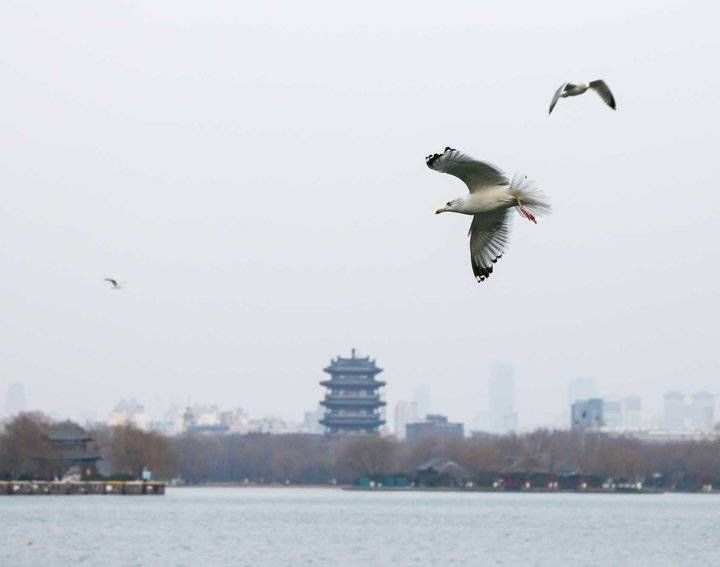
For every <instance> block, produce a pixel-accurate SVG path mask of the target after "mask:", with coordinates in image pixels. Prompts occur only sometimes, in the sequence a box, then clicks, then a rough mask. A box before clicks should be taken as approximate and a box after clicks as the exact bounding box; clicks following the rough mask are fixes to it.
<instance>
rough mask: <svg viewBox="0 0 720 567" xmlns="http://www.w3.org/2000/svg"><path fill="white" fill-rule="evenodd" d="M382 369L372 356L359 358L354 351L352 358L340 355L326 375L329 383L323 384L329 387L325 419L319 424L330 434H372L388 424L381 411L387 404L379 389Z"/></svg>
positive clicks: (322, 403) (324, 404)
mask: <svg viewBox="0 0 720 567" xmlns="http://www.w3.org/2000/svg"><path fill="white" fill-rule="evenodd" d="M382 371H383V369H382V368H379V367H378V366H377V365H376V364H375V361H374V360H370V357H369V356H366V357H358V356H356V354H355V349H352V354H351V356H350V358H342V357H340V356H338V357H337V358H336V359H334V360H331V361H330V366H328V367H327V368H323V372H327V373H328V374H330V379H329V380H324V381H322V382H320V384H321V385H322V386H325V388H327V393H326V394H325V399H324V400H323V401H321V402H320V404H321V405H322V406H324V407H325V409H326V411H325V416H324V417H323V418H322V419H321V420H320V423H321V424H322V425H324V426H325V427H326V428H327V431H328V433H330V434H373V433H377V432H378V428H379V427H380V426H381V425H383V424H384V423H385V420H384V419H383V417H382V413H381V411H380V408H381V407H382V406H384V405H385V402H384V401H382V400H381V399H380V393H379V391H378V390H379V389H380V388H382V387H383V386H384V385H385V382H381V381H380V380H376V379H375V376H377V375H378V374H380V372H382Z"/></svg>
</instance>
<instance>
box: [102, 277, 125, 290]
mask: <svg viewBox="0 0 720 567" xmlns="http://www.w3.org/2000/svg"><path fill="white" fill-rule="evenodd" d="M105 281H106V282H108V283H109V284H110V285H111V286H112V289H122V286H121V285H120V283H119V282H118V281H117V280H116V279H113V278H105Z"/></svg>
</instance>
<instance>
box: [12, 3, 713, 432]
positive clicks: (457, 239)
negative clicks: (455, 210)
mask: <svg viewBox="0 0 720 567" xmlns="http://www.w3.org/2000/svg"><path fill="white" fill-rule="evenodd" d="M3 12H4V17H3V19H2V21H0V31H2V33H1V34H0V45H1V46H2V49H0V87H1V88H0V100H2V103H3V108H4V112H3V113H2V115H0V121H1V126H2V127H1V128H0V148H2V152H0V186H1V187H2V188H3V193H2V194H3V198H2V200H0V268H1V269H2V275H3V277H2V278H0V312H1V313H2V318H1V320H0V396H2V397H3V398H2V399H4V393H5V390H6V388H7V386H8V385H9V384H10V383H14V382H18V383H22V384H23V385H24V387H25V390H26V394H27V398H28V405H29V406H30V407H33V408H38V409H42V410H44V411H47V412H49V413H54V414H58V415H61V416H69V417H73V418H78V419H80V418H87V417H94V418H95V419H99V420H102V419H105V418H107V415H108V413H109V412H110V411H111V409H112V407H113V406H114V405H115V404H116V403H117V402H118V401H119V399H121V398H125V397H135V398H136V399H137V400H138V401H140V402H142V403H143V404H144V405H145V406H146V407H147V408H148V410H149V411H151V412H158V411H164V409H165V408H166V407H167V406H168V405H170V404H171V403H179V404H184V403H187V401H188V400H189V401H191V402H192V403H216V404H218V405H220V406H222V407H228V408H229V407H236V406H241V407H243V408H245V409H246V410H247V411H248V412H250V413H251V414H252V415H253V416H261V415H277V416H280V417H283V418H285V419H291V420H299V419H301V418H302V414H303V412H304V411H308V410H311V409H313V408H314V407H315V406H316V405H317V402H318V401H319V400H320V399H321V397H322V395H323V391H322V388H321V387H320V386H319V384H318V382H319V381H320V380H322V379H323V373H322V368H323V367H324V366H326V365H327V363H328V362H329V360H330V358H331V357H334V356H337V355H338V354H339V355H342V356H348V355H349V353H350V349H351V348H352V347H356V348H357V349H358V351H359V353H360V354H363V355H365V354H368V355H370V356H371V357H372V358H375V359H376V360H377V362H378V364H379V365H380V366H381V367H383V368H384V369H385V372H384V373H383V374H382V375H381V376H382V379H383V380H386V381H387V384H388V385H387V387H386V389H385V398H386V399H387V401H388V406H389V412H390V413H389V416H390V417H391V416H392V413H391V412H392V407H393V405H394V403H395V402H396V401H397V400H400V399H403V400H410V399H412V398H413V396H414V392H415V391H416V390H417V389H418V388H421V387H422V386H423V385H427V386H428V387H429V391H430V395H431V399H432V409H433V410H435V411H438V412H441V413H444V414H446V415H448V416H449V417H450V418H451V419H453V420H458V421H464V422H468V423H469V422H470V421H471V420H472V419H473V417H474V415H475V414H476V413H477V412H479V411H482V410H484V409H485V403H486V400H485V396H486V392H487V379H488V378H489V376H490V370H491V366H492V364H494V363H496V362H504V363H508V364H511V365H512V366H513V368H514V376H515V385H516V408H517V411H518V414H519V425H520V427H522V428H530V427H536V426H542V425H552V424H554V423H555V420H556V419H557V416H559V415H563V413H564V412H565V411H566V407H565V405H566V401H567V387H568V382H569V381H570V380H572V379H574V378H577V377H583V376H587V377H592V378H593V379H594V380H595V381H596V383H597V385H598V388H599V390H600V393H601V394H603V395H606V396H608V397H611V398H614V397H623V396H626V395H630V394H638V395H640V396H642V398H643V404H644V413H646V414H647V415H648V416H649V415H652V413H655V412H657V410H658V408H659V405H660V399H661V395H662V393H663V392H664V391H666V390H669V389H672V388H677V389H680V390H683V391H685V392H686V393H692V392H694V391H697V390H708V391H710V392H712V393H714V394H715V395H716V396H718V395H720V388H719V387H718V373H719V370H720V363H719V362H718V361H719V358H718V355H717V352H716V351H715V350H714V349H715V347H716V343H717V330H716V329H717V323H716V321H714V317H715V316H716V314H717V313H718V307H720V305H719V304H720V301H719V297H718V291H717V290H718V289H719V288H720V285H719V284H720V269H719V268H718V261H719V260H720V252H718V247H717V245H713V244H712V243H713V242H717V240H718V236H719V233H720V230H719V229H718V222H717V219H716V215H717V212H718V211H719V210H720V206H719V205H720V196H719V194H718V190H717V188H716V184H717V182H716V179H717V174H716V170H717V164H716V156H715V151H716V149H717V147H718V128H717V127H718V111H717V104H716V99H717V97H716V96H714V93H716V92H717V90H718V87H720V78H719V77H718V76H717V73H713V72H712V71H711V69H712V68H714V67H715V59H716V56H715V54H716V53H718V51H719V49H720V38H718V36H717V34H716V32H715V29H714V28H715V22H716V21H717V17H718V15H720V10H718V8H717V7H716V6H715V5H714V4H712V3H710V2H678V1H661V2H648V1H643V2H640V3H635V4H632V5H629V4H627V3H620V2H609V3H608V2H605V3H603V4H592V5H578V4H576V3H573V2H569V1H563V2H550V3H547V2H546V3H543V4H534V3H530V2H525V3H523V4H522V7H518V6H517V5H508V4H492V6H491V7H483V6H479V5H477V4H475V3H451V4H443V5H438V4H437V3H417V2H415V3H402V4H390V5H388V4H386V3H379V2H370V3H365V4H363V5H361V6H356V5H355V6H347V5H342V6H341V5H337V4H334V3H331V2H319V3H312V4H302V5H299V4H294V3H291V2H271V3H257V4H255V3H243V4H242V5H239V4H233V3H221V4H214V5H205V4H203V5H200V4H193V3H176V2H154V3H152V4H144V3H133V4H131V5H129V4H126V3H123V2H117V1H110V2H104V3H102V4H97V5H87V4H83V3H75V2H70V3H63V4H55V3H51V2H45V3H42V2H39V3H33V4H32V5H28V4H27V3H24V2H16V1H10V2H8V3H7V5H6V7H5V9H4V10H3ZM595 78H603V79H605V80H606V81H607V83H608V84H609V86H610V87H611V89H612V90H613V92H614V93H615V96H616V99H617V104H618V110H617V112H613V111H612V110H610V109H608V108H607V107H606V106H605V105H604V104H603V103H602V101H600V99H599V98H598V97H597V96H596V95H594V94H593V93H588V94H587V95H585V96H582V97H576V98H573V99H567V100H561V101H560V102H559V104H558V106H557V107H556V109H555V110H554V112H553V115H552V117H550V118H549V117H548V115H547V107H548V104H549V102H550V99H551V97H552V95H553V92H554V91H555V89H557V87H558V86H559V85H560V84H562V83H563V82H565V81H567V80H573V79H581V80H590V79H595ZM447 145H451V146H453V147H456V148H459V149H462V150H463V151H465V152H467V153H469V154H471V155H473V156H475V157H478V158H481V159H487V160H490V161H492V162H494V163H496V164H498V165H499V166H501V167H502V168H504V169H505V170H506V171H508V172H509V173H513V172H515V171H522V172H524V173H526V174H527V175H529V176H530V177H532V178H533V179H535V180H536V181H537V182H538V184H539V185H540V186H541V187H542V188H543V189H544V190H545V191H546V193H547V194H548V195H549V197H550V199H551V201H552V204H553V208H554V213H553V215H552V216H550V217H548V218H544V219H542V220H541V221H540V222H539V224H538V225H537V226H535V225H532V224H530V223H528V222H525V221H523V219H521V218H519V217H516V218H515V219H514V227H513V234H512V237H511V242H510V247H509V249H508V251H507V253H506V254H505V255H504V257H503V258H502V259H501V260H500V261H499V262H498V264H497V265H496V269H495V272H494V274H493V275H492V277H491V278H490V279H489V280H488V281H486V282H484V283H483V284H477V283H475V281H474V279H473V277H472V272H471V269H470V263H469V257H468V256H469V254H468V249H467V246H468V245H467V239H466V236H465V235H466V232H467V228H468V225H469V218H467V217H465V216H461V215H452V214H447V215H440V216H435V215H434V214H433V213H434V210H435V209H436V208H437V206H439V205H441V204H443V203H445V202H446V201H447V200H448V199H450V198H454V197H456V196H459V195H461V194H462V193H463V192H464V191H465V188H464V186H463V185H462V184H461V183H460V182H459V181H458V180H456V179H453V178H451V177H449V176H445V175H440V174H438V173H436V172H434V171H431V170H429V169H428V168H427V167H426V166H425V162H424V156H425V155H427V154H429V153H434V152H437V151H440V150H441V149H442V148H444V147H445V146H447ZM105 277H116V278H118V279H119V280H121V281H123V282H125V285H124V288H123V289H122V290H120V291H113V290H110V289H109V288H108V286H107V284H106V283H105V282H104V281H103V278H105ZM388 421H390V422H391V421H392V419H389V420H388Z"/></svg>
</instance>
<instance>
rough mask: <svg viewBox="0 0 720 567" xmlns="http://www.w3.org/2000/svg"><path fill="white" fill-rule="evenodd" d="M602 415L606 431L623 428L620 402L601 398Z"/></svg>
mask: <svg viewBox="0 0 720 567" xmlns="http://www.w3.org/2000/svg"><path fill="white" fill-rule="evenodd" d="M602 417H603V422H604V424H605V429H606V430H607V431H621V430H622V429H623V428H624V424H623V414H622V404H621V403H620V402H617V401H611V400H603V411H602Z"/></svg>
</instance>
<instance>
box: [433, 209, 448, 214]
mask: <svg viewBox="0 0 720 567" xmlns="http://www.w3.org/2000/svg"><path fill="white" fill-rule="evenodd" d="M445 211H447V209H446V208H445V207H440V208H439V209H438V210H437V211H435V214H436V215H439V214H440V213H444V212H445Z"/></svg>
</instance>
